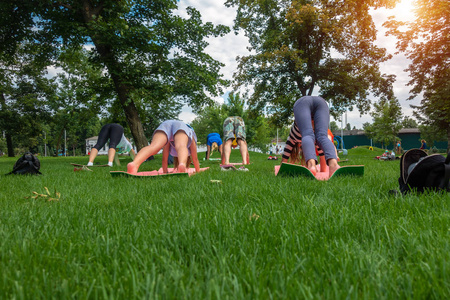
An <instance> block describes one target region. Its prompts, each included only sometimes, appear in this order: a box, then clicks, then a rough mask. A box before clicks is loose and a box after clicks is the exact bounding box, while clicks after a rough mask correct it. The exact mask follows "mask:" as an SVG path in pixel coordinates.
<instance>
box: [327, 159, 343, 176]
mask: <svg viewBox="0 0 450 300" xmlns="http://www.w3.org/2000/svg"><path fill="white" fill-rule="evenodd" d="M340 167H341V166H339V165H338V163H337V160H336V159H330V160H329V161H328V175H329V176H330V177H331V176H332V175H333V174H334V172H336V170H337V169H339V168H340Z"/></svg>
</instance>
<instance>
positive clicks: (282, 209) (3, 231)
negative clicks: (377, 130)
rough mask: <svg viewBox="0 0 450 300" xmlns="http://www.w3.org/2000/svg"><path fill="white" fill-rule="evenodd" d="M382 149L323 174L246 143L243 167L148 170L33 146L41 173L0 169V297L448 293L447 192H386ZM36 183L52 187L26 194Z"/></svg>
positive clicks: (360, 153) (392, 183)
mask: <svg viewBox="0 0 450 300" xmlns="http://www.w3.org/2000/svg"><path fill="white" fill-rule="evenodd" d="M381 153H382V150H381V149H375V151H370V150H368V149H365V148H356V149H352V150H349V155H348V157H347V158H348V159H349V160H350V161H349V162H347V163H346V164H364V165H365V166H366V168H365V175H364V177H338V178H334V179H333V180H330V181H328V182H319V181H314V180H309V179H307V178H286V177H284V178H283V177H281V178H280V177H276V176H274V166H275V165H276V164H279V163H280V161H271V160H267V155H263V154H257V153H251V155H250V160H251V162H252V164H251V165H250V166H249V167H248V168H249V169H250V171H249V172H221V171H220V169H219V167H218V165H219V162H217V161H214V162H213V161H210V162H204V161H202V160H201V166H202V167H207V166H209V167H210V170H208V171H206V172H203V173H200V174H197V175H195V176H192V177H190V178H148V179H147V178H145V179H140V178H112V177H111V176H110V175H109V171H110V170H124V169H125V168H126V167H125V166H126V163H127V162H128V159H127V158H122V159H121V162H122V166H121V167H117V166H116V167H113V168H93V172H87V171H83V172H74V171H73V167H72V166H71V165H70V164H69V163H70V162H74V163H86V162H87V158H86V157H76V158H69V157H68V158H41V165H42V167H41V171H42V173H43V174H44V175H43V176H1V177H0V178H1V189H0V270H1V273H0V299H31V298H33V299H34V298H45V299H51V298H55V299H64V298H79V299H86V298H94V299H95V298H114V299H129V298H150V299H184V298H189V299H219V298H220V299H222V298H223V299H298V298H300V299H303V298H306V299H308V298H311V299H316V298H322V299H347V298H349V299H357V298H369V299H383V298H384V299H398V298H415V299H418V298H419V299H421V298H427V299H428V298H436V299H448V298H450V213H449V204H450V197H449V195H448V194H443V193H441V194H439V193H430V194H425V195H408V196H405V197H392V196H389V195H388V191H389V190H390V189H395V188H397V187H398V183H397V179H398V177H399V162H398V161H377V160H374V159H373V157H374V156H376V155H380V154H381ZM203 155H204V154H203V153H200V154H199V156H200V157H201V159H202V158H203ZM215 156H217V154H215ZM344 158H345V157H344ZM15 160H16V159H11V158H1V159H0V174H5V173H7V172H9V171H10V170H11V169H12V166H13V164H14V162H15ZM160 160H161V156H156V159H155V160H153V161H150V162H147V163H144V164H143V165H142V167H141V169H140V171H142V170H152V169H157V168H159V167H160V166H161V162H160ZM231 161H236V162H237V161H239V152H238V151H237V150H233V152H232V160H231ZM96 162H98V163H106V157H99V158H98V159H97V160H96ZM212 179H216V180H221V181H222V183H221V184H217V183H211V182H210V180H212ZM44 187H48V189H49V191H50V192H51V193H52V194H54V192H55V191H56V192H59V193H61V199H60V200H59V201H50V202H49V201H46V200H45V199H42V198H37V199H30V198H26V197H30V196H32V195H33V193H32V192H33V191H36V192H39V193H44V192H45V189H44Z"/></svg>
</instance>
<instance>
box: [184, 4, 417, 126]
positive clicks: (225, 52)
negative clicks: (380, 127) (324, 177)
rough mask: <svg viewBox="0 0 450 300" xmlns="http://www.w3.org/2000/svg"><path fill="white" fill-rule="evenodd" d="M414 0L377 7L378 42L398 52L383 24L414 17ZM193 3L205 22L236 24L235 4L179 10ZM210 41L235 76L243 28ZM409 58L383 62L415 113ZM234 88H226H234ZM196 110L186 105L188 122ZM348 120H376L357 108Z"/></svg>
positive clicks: (243, 47)
mask: <svg viewBox="0 0 450 300" xmlns="http://www.w3.org/2000/svg"><path fill="white" fill-rule="evenodd" d="M412 1H413V0H402V1H401V2H400V3H399V4H398V5H397V6H396V8H394V9H377V10H373V11H372V12H371V13H372V17H373V19H374V22H375V24H376V27H377V29H378V35H377V45H378V46H380V47H384V48H386V49H387V52H388V53H390V54H393V55H394V53H395V52H396V48H395V44H396V42H397V41H396V39H395V38H394V37H392V36H388V37H386V36H385V32H386V29H385V28H383V27H382V24H383V23H384V22H385V21H387V19H388V16H392V15H395V16H396V19H397V20H412V19H413V13H412V11H411V8H412V4H411V3H412ZM188 6H192V7H195V8H196V9H197V10H198V11H200V13H201V15H202V20H203V22H212V23H213V24H216V25H218V24H223V25H227V26H230V27H232V26H233V21H234V18H235V16H236V10H235V8H227V7H225V6H224V5H223V1H211V0H181V1H180V2H179V14H180V15H181V16H183V17H186V16H187V14H186V7H188ZM208 42H209V43H210V45H209V46H208V47H207V49H206V51H207V53H209V54H210V55H211V56H212V57H213V58H215V59H217V60H219V61H220V62H222V63H224V64H225V67H224V68H223V69H222V70H221V73H222V74H223V75H224V78H226V79H232V77H233V73H234V72H236V70H237V62H236V57H237V56H242V55H248V54H249V52H248V50H247V47H248V46H249V44H248V40H247V38H246V37H245V36H244V34H243V33H242V32H241V33H239V34H238V35H235V34H234V32H233V31H232V32H230V33H229V34H227V35H226V36H224V37H220V38H211V39H209V40H208ZM409 63H410V62H409V60H408V59H406V58H405V56H404V55H402V54H398V55H394V57H393V59H391V60H389V61H388V62H386V63H384V64H383V65H381V71H382V72H383V73H386V74H394V75H396V76H397V77H396V82H395V83H394V91H395V96H396V97H397V98H398V99H399V101H400V104H401V106H402V110H403V114H404V115H408V116H411V115H412V109H411V108H410V104H418V103H419V102H420V99H419V98H420V97H418V99H416V100H413V101H406V99H407V98H408V97H409V90H410V89H411V87H409V86H406V84H407V83H408V81H409V80H410V79H409V77H408V73H407V72H405V71H404V70H405V69H406V68H407V67H408V64H409ZM230 91H231V89H229V90H227V91H225V92H230ZM215 100H217V101H219V102H220V103H223V97H218V98H217V99H215ZM193 116H194V114H193V113H192V110H189V108H188V107H184V108H183V111H182V113H181V114H180V116H179V117H180V119H181V120H184V121H186V122H190V121H192V119H193ZM347 122H348V123H350V124H351V126H352V127H353V126H356V127H357V128H362V124H363V123H364V122H372V118H371V117H370V116H369V115H364V116H362V117H360V116H359V112H358V111H356V110H353V111H351V112H350V111H349V112H348V113H347Z"/></svg>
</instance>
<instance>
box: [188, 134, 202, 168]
mask: <svg viewBox="0 0 450 300" xmlns="http://www.w3.org/2000/svg"><path fill="white" fill-rule="evenodd" d="M189 149H190V150H191V157H192V162H193V163H194V167H195V172H197V173H198V172H200V163H199V162H198V156H197V144H196V143H195V141H192V143H191V146H190V147H189ZM186 167H189V166H186Z"/></svg>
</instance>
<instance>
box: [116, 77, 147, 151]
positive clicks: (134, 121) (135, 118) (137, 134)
mask: <svg viewBox="0 0 450 300" xmlns="http://www.w3.org/2000/svg"><path fill="white" fill-rule="evenodd" d="M108 69H110V68H108ZM110 72H111V69H110ZM111 73H112V75H111V78H112V79H113V81H114V86H115V88H116V92H117V95H118V96H119V100H120V103H121V104H122V108H123V111H124V112H125V117H126V119H127V123H128V126H129V127H130V130H131V134H132V135H133V139H134V142H135V144H136V147H137V150H138V151H139V150H141V149H142V148H144V147H145V146H147V145H148V140H147V138H146V137H145V134H144V127H143V126H142V123H141V118H140V117H139V113H138V110H137V108H136V105H135V104H134V102H133V100H131V99H130V98H129V97H128V90H129V88H128V87H127V86H126V85H125V84H123V83H122V79H121V78H120V76H119V75H115V74H114V73H113V72H111Z"/></svg>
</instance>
